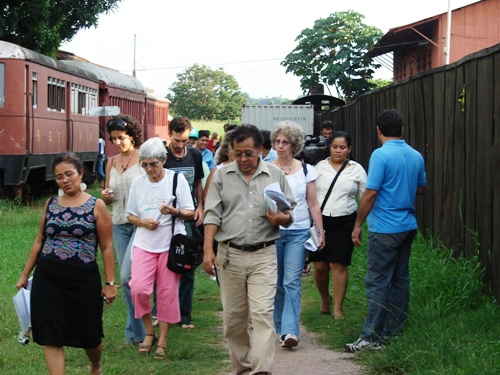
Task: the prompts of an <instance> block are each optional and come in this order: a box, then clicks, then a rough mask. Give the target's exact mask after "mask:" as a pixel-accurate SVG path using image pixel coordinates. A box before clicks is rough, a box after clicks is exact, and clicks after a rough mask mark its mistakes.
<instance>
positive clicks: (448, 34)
mask: <svg viewBox="0 0 500 375" xmlns="http://www.w3.org/2000/svg"><path fill="white" fill-rule="evenodd" d="M450 44H451V0H448V20H447V25H446V47H445V51H444V53H445V55H446V61H445V64H446V65H448V64H449V63H450Z"/></svg>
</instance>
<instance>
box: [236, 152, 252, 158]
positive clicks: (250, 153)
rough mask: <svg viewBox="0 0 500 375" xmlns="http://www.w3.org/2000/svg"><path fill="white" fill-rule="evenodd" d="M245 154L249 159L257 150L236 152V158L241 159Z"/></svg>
mask: <svg viewBox="0 0 500 375" xmlns="http://www.w3.org/2000/svg"><path fill="white" fill-rule="evenodd" d="M243 156H244V157H246V158H247V159H250V158H253V157H254V156H255V151H253V152H252V151H245V152H243V153H241V152H235V153H234V157H235V158H236V159H241V158H242V157H243Z"/></svg>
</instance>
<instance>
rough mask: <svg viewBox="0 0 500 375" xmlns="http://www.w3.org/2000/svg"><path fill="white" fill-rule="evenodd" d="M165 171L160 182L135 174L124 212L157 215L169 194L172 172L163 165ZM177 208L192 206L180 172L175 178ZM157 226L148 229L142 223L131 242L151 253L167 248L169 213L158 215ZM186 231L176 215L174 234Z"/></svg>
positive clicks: (168, 244)
mask: <svg viewBox="0 0 500 375" xmlns="http://www.w3.org/2000/svg"><path fill="white" fill-rule="evenodd" d="M164 171H165V175H164V176H163V179H162V180H161V181H160V182H151V181H149V178H147V177H146V178H144V177H142V176H141V177H137V178H136V179H135V180H134V181H133V182H132V186H131V187H130V194H129V199H128V204H127V210H126V213H127V216H128V215H134V216H137V217H140V218H141V219H145V218H153V219H156V217H157V216H158V213H159V211H158V209H159V207H160V205H161V204H162V203H164V202H165V201H166V200H167V199H168V198H169V197H170V196H171V195H172V187H173V177H174V172H173V171H171V170H168V169H164ZM175 196H176V197H177V204H176V208H178V209H179V208H180V209H183V210H194V205H193V199H192V197H191V191H190V190H189V185H188V182H187V180H186V178H185V177H184V176H183V175H182V173H179V176H178V179H177V189H176V193H175ZM159 221H160V225H159V227H158V228H157V229H156V230H154V231H151V230H149V229H146V228H144V227H137V230H136V232H135V237H134V242H133V244H132V245H133V246H137V247H140V248H141V249H144V250H146V251H149V252H152V253H163V252H165V251H168V249H169V248H170V239H171V238H172V226H171V225H172V215H161V217H160V220H159ZM177 233H182V234H186V230H185V228H184V221H183V220H181V219H179V218H177V219H176V220H175V230H174V234H177Z"/></svg>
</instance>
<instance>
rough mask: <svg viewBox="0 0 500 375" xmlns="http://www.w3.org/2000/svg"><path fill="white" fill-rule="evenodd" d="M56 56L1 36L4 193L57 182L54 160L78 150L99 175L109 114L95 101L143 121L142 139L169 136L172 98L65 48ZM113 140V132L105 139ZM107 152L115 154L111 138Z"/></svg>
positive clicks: (90, 175) (90, 174)
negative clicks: (94, 111) (99, 112)
mask: <svg viewBox="0 0 500 375" xmlns="http://www.w3.org/2000/svg"><path fill="white" fill-rule="evenodd" d="M58 58H59V59H58V60H54V59H52V58H49V57H47V56H44V55H41V54H39V53H36V52H33V51H30V50H28V49H26V48H23V47H20V46H17V45H15V44H11V43H7V42H3V41H0V194H1V195H5V193H9V196H13V195H17V196H20V197H21V196H26V195H28V194H29V192H30V187H31V189H32V188H35V187H38V186H40V187H42V186H43V187H46V186H47V185H46V183H47V182H48V181H53V180H54V176H53V173H52V165H51V164H52V160H53V158H54V156H55V155H56V154H57V153H59V152H62V151H71V152H75V153H76V154H78V155H79V156H80V158H81V159H82V160H83V162H84V165H85V171H86V173H85V180H86V182H87V183H92V182H93V180H94V171H95V163H96V160H97V148H98V139H99V130H101V131H103V134H106V131H105V124H106V121H107V120H109V119H110V117H103V116H101V117H94V116H90V115H89V110H90V109H91V108H93V107H103V106H117V107H119V108H120V113H121V114H125V115H130V116H133V117H135V118H136V119H137V120H138V121H139V123H141V124H143V129H142V130H143V139H144V140H146V139H148V138H151V137H160V138H164V139H166V138H167V137H168V109H169V104H170V101H169V100H168V99H165V98H162V97H160V96H157V95H155V94H153V93H148V92H147V91H146V89H145V88H144V86H143V85H142V83H141V82H140V81H139V80H138V79H136V78H135V77H132V76H128V75H125V74H122V73H120V72H118V71H116V70H113V69H109V68H106V67H102V66H99V65H95V64H92V63H90V62H88V61H83V59H80V58H77V57H76V56H75V55H74V54H71V53H67V52H60V53H58ZM106 138H107V137H106ZM106 146H107V147H106V155H107V156H108V157H109V156H112V155H114V154H116V153H117V150H116V149H115V147H113V146H112V144H111V143H110V141H109V139H106Z"/></svg>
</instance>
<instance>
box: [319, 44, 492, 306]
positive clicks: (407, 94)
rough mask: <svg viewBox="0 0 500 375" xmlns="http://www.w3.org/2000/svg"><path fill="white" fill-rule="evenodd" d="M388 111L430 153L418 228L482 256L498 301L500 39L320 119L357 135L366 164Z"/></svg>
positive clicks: (357, 151)
mask: <svg viewBox="0 0 500 375" xmlns="http://www.w3.org/2000/svg"><path fill="white" fill-rule="evenodd" d="M385 108H395V109H397V110H398V111H399V112H400V113H401V114H402V116H403V119H404V130H403V137H404V138H405V140H406V141H407V142H408V143H409V144H410V145H411V146H413V147H414V148H415V149H417V150H418V151H420V152H421V153H422V155H423V156H424V158H425V163H426V172H427V187H426V192H425V195H424V196H422V197H418V199H417V207H418V214H417V217H418V222H419V228H421V229H428V230H429V231H430V232H431V233H432V234H433V235H435V236H438V238H439V239H440V240H441V241H442V242H443V243H444V244H445V245H446V246H448V247H451V248H453V249H454V250H455V254H456V255H457V256H458V255H464V256H470V255H473V254H476V255H478V257H479V259H480V261H481V263H482V265H483V266H484V269H485V277H484V279H485V283H486V284H487V285H488V287H490V286H491V288H492V291H493V294H494V296H495V297H496V299H497V301H500V44H498V45H496V46H494V47H492V48H488V49H486V50H482V51H480V52H478V53H475V54H473V55H469V56H467V57H466V58H464V59H462V60H460V61H458V62H456V63H454V64H453V65H448V66H446V67H441V68H437V69H434V70H431V71H428V72H426V73H423V74H420V75H417V76H413V77H411V78H409V79H407V80H405V81H402V82H399V83H397V84H394V85H391V86H389V87H387V88H383V89H380V90H377V91H373V92H370V93H367V94H364V95H362V96H360V97H359V98H357V99H356V101H355V102H353V103H351V104H349V105H347V106H345V107H342V108H340V109H336V110H332V111H331V112H324V113H322V114H320V120H321V121H322V120H326V119H329V120H332V121H333V123H334V125H335V130H345V131H347V132H348V133H350V134H351V137H352V140H353V155H354V158H355V159H356V160H357V161H358V162H360V163H361V164H362V165H363V166H364V167H365V168H366V169H367V168H368V161H369V158H370V155H371V153H372V151H373V150H374V149H375V148H377V147H379V146H380V144H379V143H378V140H377V135H376V128H375V118H376V116H377V115H378V114H379V113H380V112H381V111H382V110H384V109H385Z"/></svg>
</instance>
